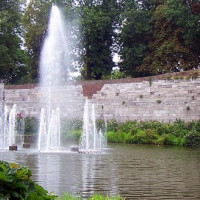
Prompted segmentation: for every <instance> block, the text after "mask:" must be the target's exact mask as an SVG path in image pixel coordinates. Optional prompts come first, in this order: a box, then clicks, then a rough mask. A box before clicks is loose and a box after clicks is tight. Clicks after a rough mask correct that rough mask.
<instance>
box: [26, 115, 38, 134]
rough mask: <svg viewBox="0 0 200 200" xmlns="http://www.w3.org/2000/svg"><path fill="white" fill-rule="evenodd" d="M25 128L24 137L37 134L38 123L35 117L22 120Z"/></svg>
mask: <svg viewBox="0 0 200 200" xmlns="http://www.w3.org/2000/svg"><path fill="white" fill-rule="evenodd" d="M24 123H25V127H24V133H25V134H26V135H32V134H35V133H37V131H38V127H39V121H38V119H36V118H35V117H26V118H25V119H24Z"/></svg>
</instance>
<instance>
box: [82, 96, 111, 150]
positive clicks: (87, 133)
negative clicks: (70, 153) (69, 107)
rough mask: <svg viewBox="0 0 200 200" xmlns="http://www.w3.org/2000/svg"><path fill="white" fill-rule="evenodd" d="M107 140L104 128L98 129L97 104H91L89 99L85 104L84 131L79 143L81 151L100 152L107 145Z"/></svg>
mask: <svg viewBox="0 0 200 200" xmlns="http://www.w3.org/2000/svg"><path fill="white" fill-rule="evenodd" d="M106 144H107V141H106V137H105V136H104V134H103V132H102V130H99V131H98V130H97V127H96V116H95V105H94V104H89V102H88V100H86V102H85V106H84V116H83V132H82V135H81V139H80V143H79V152H81V153H100V152H101V150H102V149H103V148H105V147H106Z"/></svg>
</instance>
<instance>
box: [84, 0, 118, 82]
mask: <svg viewBox="0 0 200 200" xmlns="http://www.w3.org/2000/svg"><path fill="white" fill-rule="evenodd" d="M114 5H115V2H114V1H112V0H107V1H102V3H101V4H95V3H93V4H92V5H91V4H88V3H87V2H84V3H83V2H82V3H81V8H82V12H81V24H82V29H81V33H82V34H81V35H82V45H83V49H84V50H83V68H82V72H81V73H82V76H83V77H84V79H101V78H102V77H103V76H104V77H107V76H108V75H110V73H111V70H112V67H113V66H114V63H113V61H112V55H111V53H112V52H111V46H112V42H113V40H112V37H113V35H114V27H113V20H114V17H115V16H114V13H115V11H114Z"/></svg>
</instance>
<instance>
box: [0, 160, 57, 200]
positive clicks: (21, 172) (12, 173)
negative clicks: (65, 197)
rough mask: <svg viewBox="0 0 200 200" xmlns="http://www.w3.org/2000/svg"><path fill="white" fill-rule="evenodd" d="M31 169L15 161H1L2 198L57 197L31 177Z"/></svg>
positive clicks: (15, 199) (0, 184) (0, 192)
mask: <svg viewBox="0 0 200 200" xmlns="http://www.w3.org/2000/svg"><path fill="white" fill-rule="evenodd" d="M30 176H31V171H30V170H29V169H28V168H27V167H20V166H19V165H18V164H15V163H8V162H4V161H0V199H5V200H6V199H12V200H21V199H26V200H32V199H38V200H39V199H41V200H50V199H55V196H54V195H50V194H48V193H47V191H46V190H44V189H43V188H42V187H41V186H39V185H37V184H36V183H34V182H33V181H32V180H31V179H30Z"/></svg>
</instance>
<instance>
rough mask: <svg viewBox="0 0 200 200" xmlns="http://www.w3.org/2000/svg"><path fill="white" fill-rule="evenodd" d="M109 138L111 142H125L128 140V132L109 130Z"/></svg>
mask: <svg viewBox="0 0 200 200" xmlns="http://www.w3.org/2000/svg"><path fill="white" fill-rule="evenodd" d="M107 140H108V142H111V143H124V142H125V141H126V133H124V132H122V131H117V132H114V131H109V132H107Z"/></svg>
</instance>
